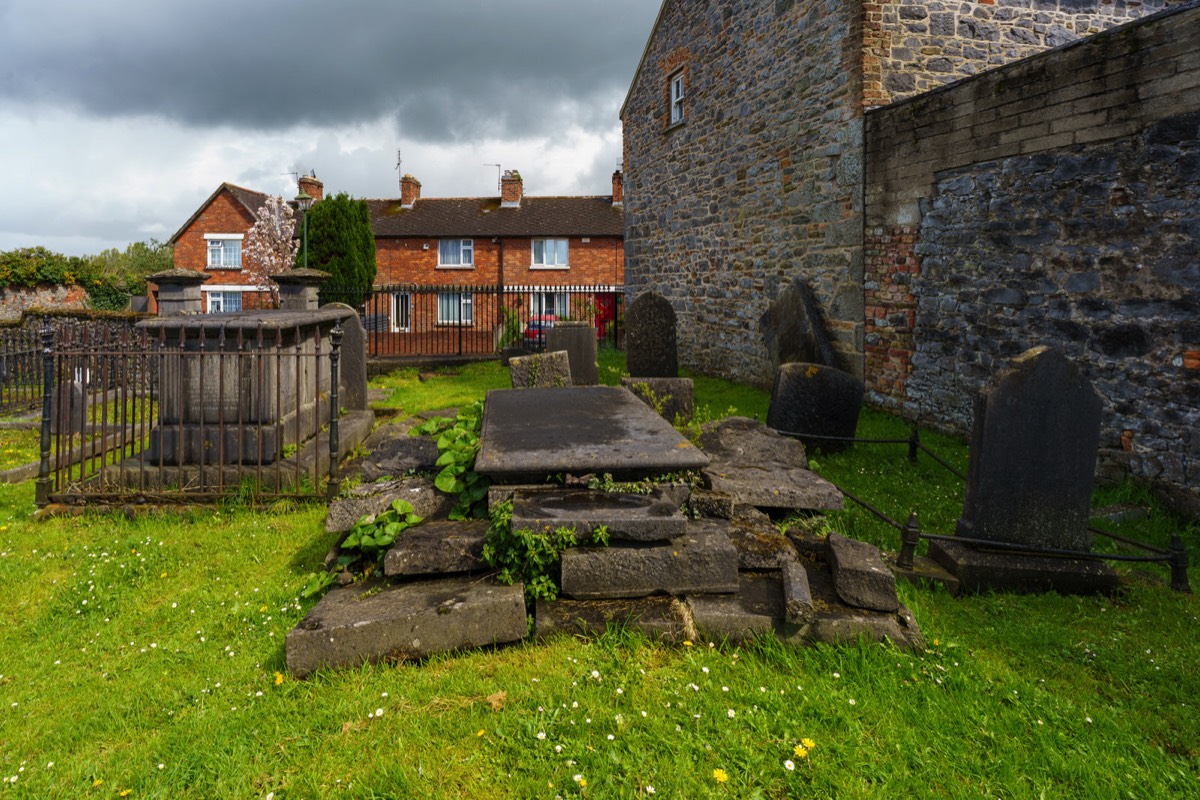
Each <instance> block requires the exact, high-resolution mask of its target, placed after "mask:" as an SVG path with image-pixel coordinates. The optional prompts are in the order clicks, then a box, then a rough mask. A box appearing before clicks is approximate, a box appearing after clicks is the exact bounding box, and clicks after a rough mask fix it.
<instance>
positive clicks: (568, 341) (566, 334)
mask: <svg viewBox="0 0 1200 800" xmlns="http://www.w3.org/2000/svg"><path fill="white" fill-rule="evenodd" d="M546 349H547V350H549V351H554V350H564V351H566V354H567V361H568V362H570V365H571V385H572V386H595V385H596V384H598V383H599V382H600V367H599V365H598V364H597V363H596V329H595V328H593V327H592V326H591V325H590V324H589V323H587V322H576V321H569V320H564V321H560V322H556V323H555V324H554V327H553V328H550V329H549V330H547V331H546Z"/></svg>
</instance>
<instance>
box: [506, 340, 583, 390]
mask: <svg viewBox="0 0 1200 800" xmlns="http://www.w3.org/2000/svg"><path fill="white" fill-rule="evenodd" d="M508 369H509V377H510V378H511V379H512V386H513V388H514V389H563V388H566V387H568V386H570V385H571V361H570V358H569V357H568V356H567V352H566V351H565V350H555V351H553V352H549V353H532V354H530V355H527V356H519V357H516V358H510V359H509V360H508Z"/></svg>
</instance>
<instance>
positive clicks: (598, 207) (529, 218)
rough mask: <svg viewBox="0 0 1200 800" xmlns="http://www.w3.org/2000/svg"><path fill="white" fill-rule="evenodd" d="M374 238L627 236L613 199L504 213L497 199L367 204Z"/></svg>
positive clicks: (535, 201) (545, 201)
mask: <svg viewBox="0 0 1200 800" xmlns="http://www.w3.org/2000/svg"><path fill="white" fill-rule="evenodd" d="M367 208H368V209H369V210H370V212H371V228H372V230H373V231H374V232H375V236H376V238H387V237H399V236H429V237H439V236H471V237H476V236H478V237H484V236H623V235H624V234H625V222H624V217H623V215H622V211H621V209H620V208H619V207H617V208H614V207H613V204H612V198H611V197H525V198H522V200H521V205H520V206H519V207H515V208H503V207H501V205H500V198H498V197H470V198H438V197H431V198H428V199H422V200H418V201H416V202H415V203H414V204H413V207H412V208H411V209H407V208H401V207H400V201H399V200H368V201H367Z"/></svg>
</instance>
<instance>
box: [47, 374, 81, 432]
mask: <svg viewBox="0 0 1200 800" xmlns="http://www.w3.org/2000/svg"><path fill="white" fill-rule="evenodd" d="M87 412H88V394H87V391H86V390H85V389H84V386H83V381H63V382H62V383H60V384H59V385H58V386H55V387H54V393H53V394H51V395H50V433H51V434H53V435H54V436H65V435H66V434H68V433H70V434H81V433H83V429H84V426H85V425H87Z"/></svg>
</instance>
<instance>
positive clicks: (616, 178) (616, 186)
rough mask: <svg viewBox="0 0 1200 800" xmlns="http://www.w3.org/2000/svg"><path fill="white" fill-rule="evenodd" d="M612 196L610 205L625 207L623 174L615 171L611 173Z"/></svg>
mask: <svg viewBox="0 0 1200 800" xmlns="http://www.w3.org/2000/svg"><path fill="white" fill-rule="evenodd" d="M612 181H613V194H612V204H613V205H614V206H624V205H625V173H623V172H621V170H617V171H616V172H614V173H613V178H612Z"/></svg>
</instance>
